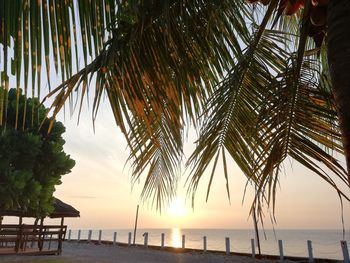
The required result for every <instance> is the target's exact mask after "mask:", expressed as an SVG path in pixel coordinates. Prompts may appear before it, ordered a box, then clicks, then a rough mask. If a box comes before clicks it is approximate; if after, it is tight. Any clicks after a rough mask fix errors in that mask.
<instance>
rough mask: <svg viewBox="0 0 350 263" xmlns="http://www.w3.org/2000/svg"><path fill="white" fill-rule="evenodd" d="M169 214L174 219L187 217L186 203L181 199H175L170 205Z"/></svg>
mask: <svg viewBox="0 0 350 263" xmlns="http://www.w3.org/2000/svg"><path fill="white" fill-rule="evenodd" d="M168 211H169V214H170V215H171V216H174V217H183V216H185V215H186V206H185V201H184V200H181V199H179V198H176V199H174V200H173V201H172V202H171V204H170V205H169V210H168Z"/></svg>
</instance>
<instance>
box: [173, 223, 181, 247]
mask: <svg viewBox="0 0 350 263" xmlns="http://www.w3.org/2000/svg"><path fill="white" fill-rule="evenodd" d="M171 244H172V246H173V247H181V229H180V228H177V227H175V228H172V229H171Z"/></svg>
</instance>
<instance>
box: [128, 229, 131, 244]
mask: <svg viewBox="0 0 350 263" xmlns="http://www.w3.org/2000/svg"><path fill="white" fill-rule="evenodd" d="M130 245H131V232H129V239H128V246H129V247H130Z"/></svg>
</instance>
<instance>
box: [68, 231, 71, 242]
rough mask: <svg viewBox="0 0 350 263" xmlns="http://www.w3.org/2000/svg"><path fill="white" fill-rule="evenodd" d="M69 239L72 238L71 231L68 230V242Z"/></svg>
mask: <svg viewBox="0 0 350 263" xmlns="http://www.w3.org/2000/svg"><path fill="white" fill-rule="evenodd" d="M71 238H72V230H71V229H69V231H68V241H70V240H71Z"/></svg>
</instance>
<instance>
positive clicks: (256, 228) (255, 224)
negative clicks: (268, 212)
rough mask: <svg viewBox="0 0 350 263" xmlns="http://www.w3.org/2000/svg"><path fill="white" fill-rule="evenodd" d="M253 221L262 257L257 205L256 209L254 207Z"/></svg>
mask: <svg viewBox="0 0 350 263" xmlns="http://www.w3.org/2000/svg"><path fill="white" fill-rule="evenodd" d="M253 221H254V230H255V238H256V244H257V246H258V252H259V255H261V248H260V237H259V229H258V220H257V219H256V209H255V203H254V207H253Z"/></svg>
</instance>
